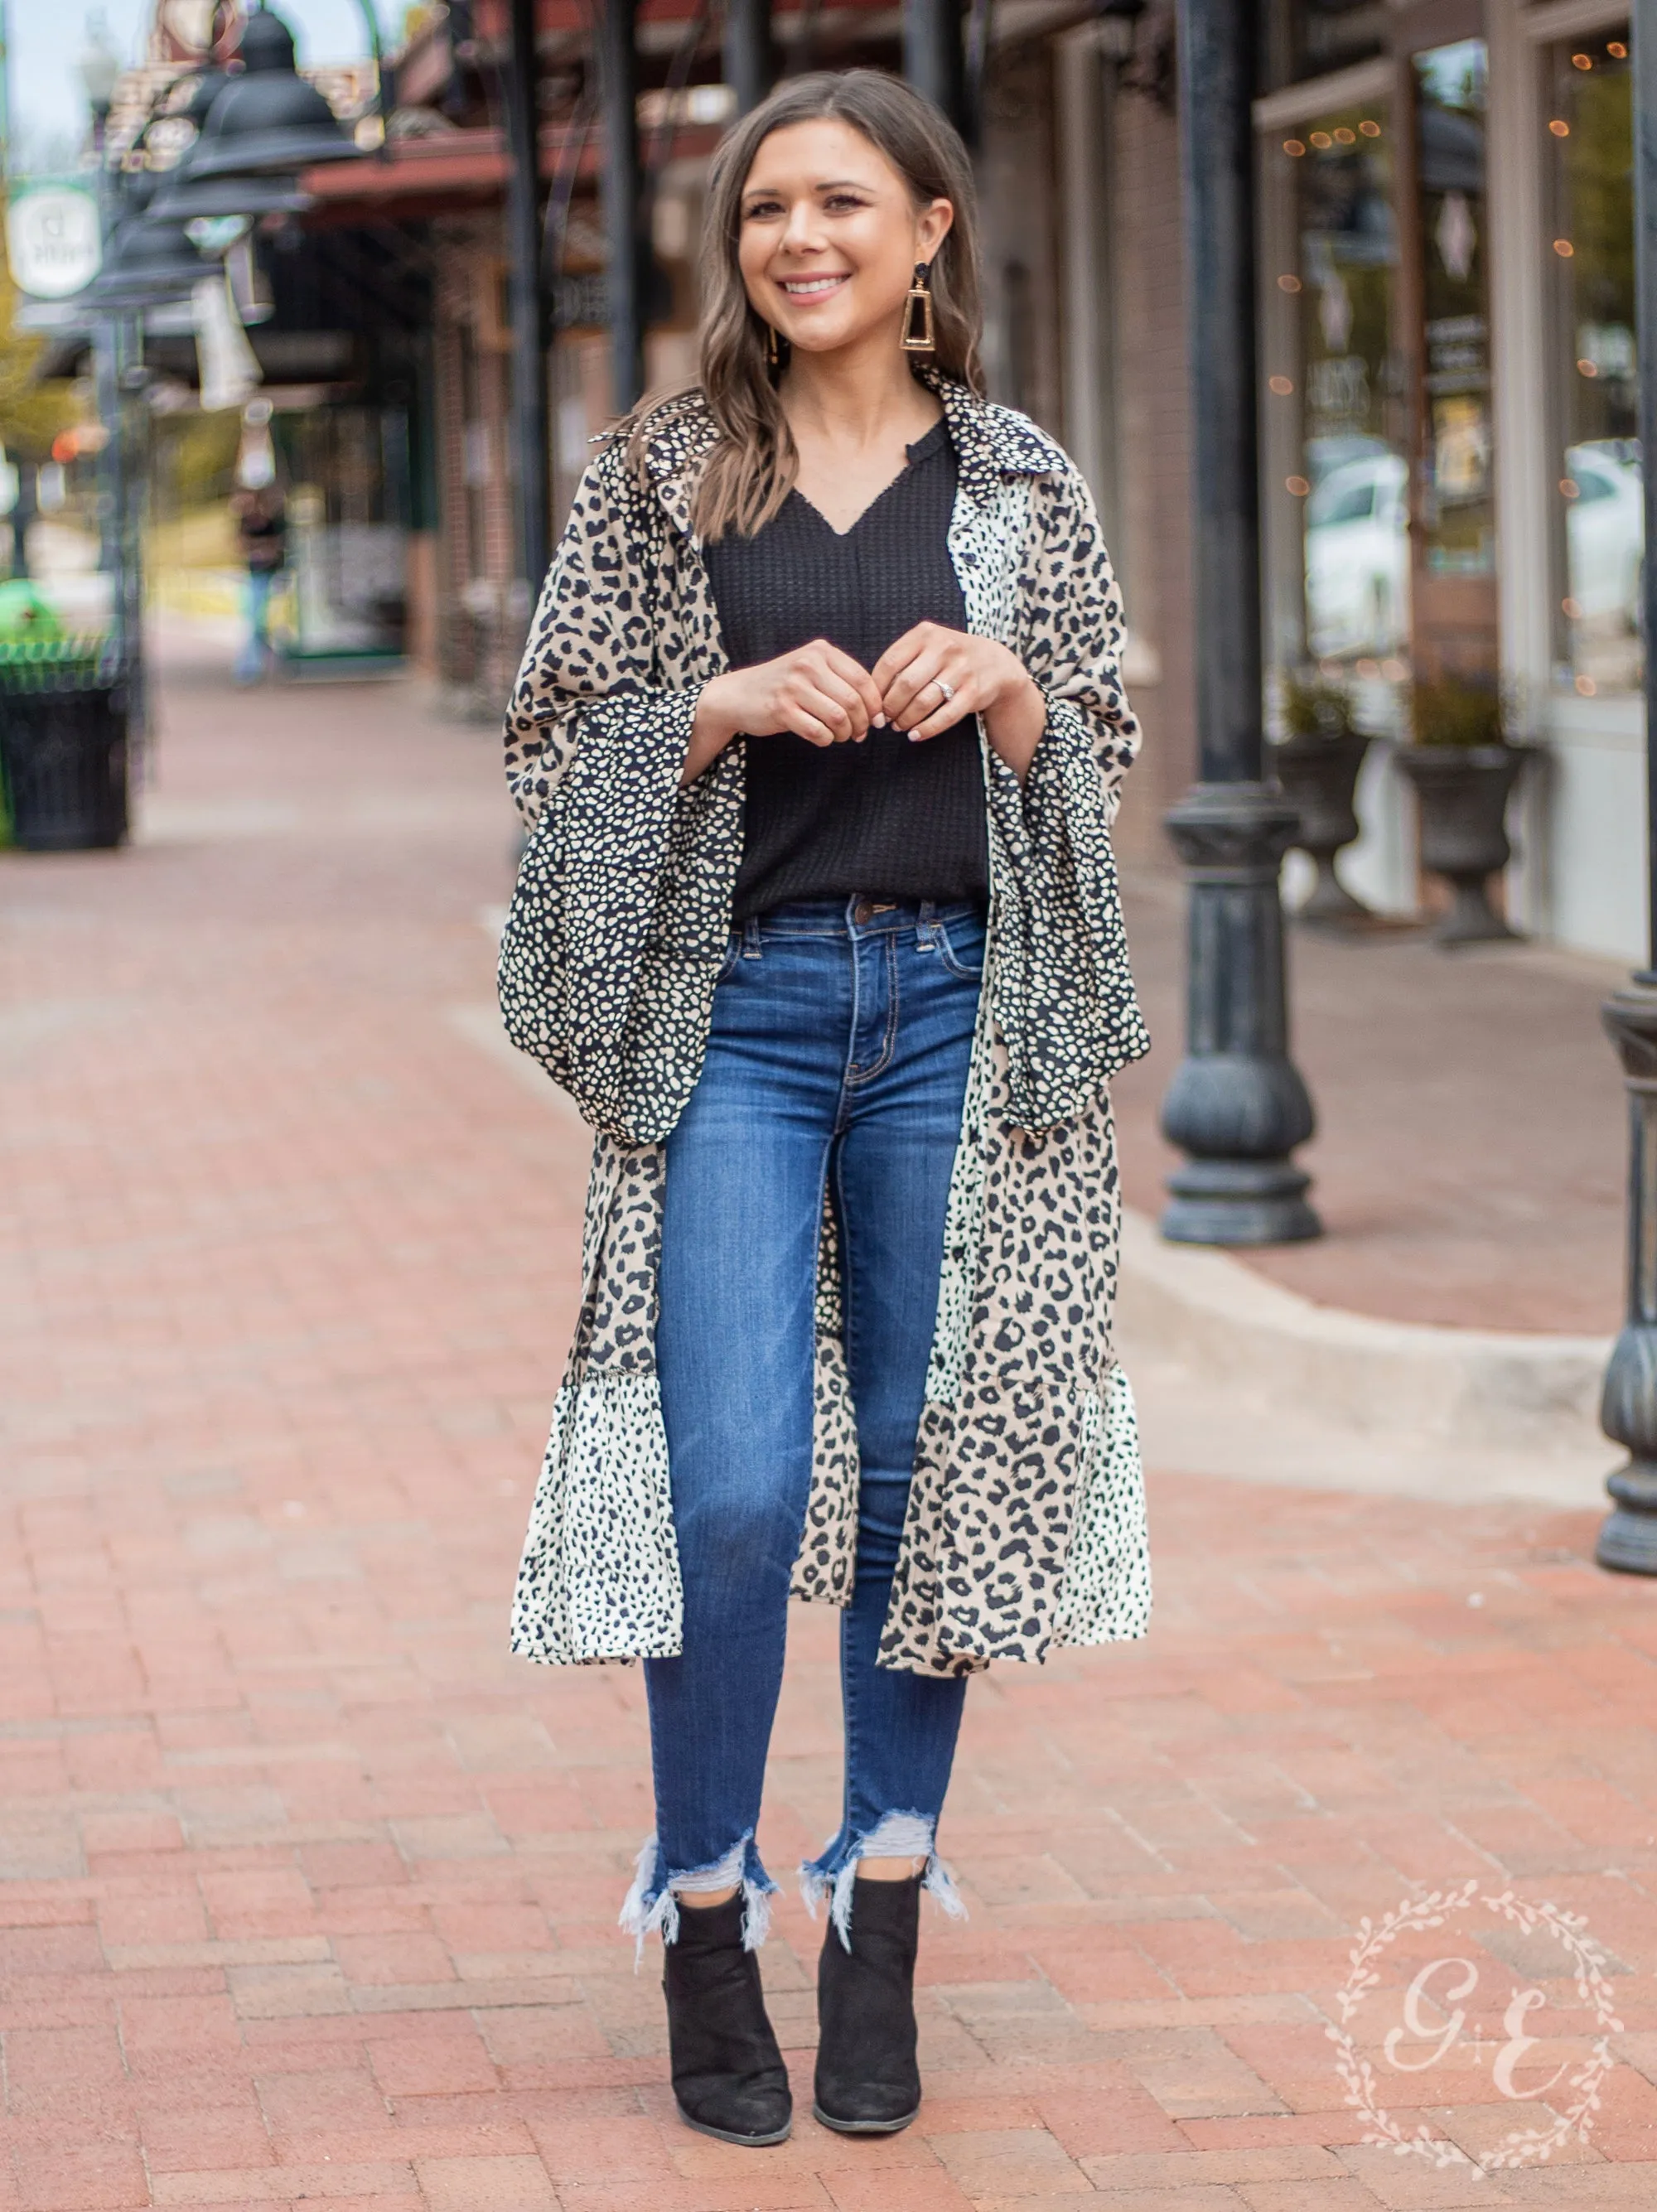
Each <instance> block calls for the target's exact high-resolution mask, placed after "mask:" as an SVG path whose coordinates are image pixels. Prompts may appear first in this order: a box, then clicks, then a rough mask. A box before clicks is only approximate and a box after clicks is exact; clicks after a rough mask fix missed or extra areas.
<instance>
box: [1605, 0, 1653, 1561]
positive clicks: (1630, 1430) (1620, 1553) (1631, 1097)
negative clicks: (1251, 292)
mask: <svg viewBox="0 0 1657 2212" xmlns="http://www.w3.org/2000/svg"><path fill="white" fill-rule="evenodd" d="M1635 15H1636V21H1635V29H1634V69H1633V76H1634V284H1635V321H1636V347H1637V350H1638V354H1639V362H1640V441H1641V451H1642V453H1644V455H1645V457H1646V459H1645V469H1644V477H1645V527H1646V544H1648V545H1652V544H1657V32H1654V29H1653V27H1652V22H1651V17H1650V15H1649V12H1648V11H1647V10H1645V9H1636V11H1635ZM1641 611H1642V617H1643V620H1642V625H1641V629H1642V635H1643V637H1644V639H1645V643H1646V653H1645V664H1646V665H1645V708H1646V868H1647V901H1648V908H1647V912H1648V930H1649V932H1650V937H1649V944H1648V965H1647V966H1646V967H1644V968H1642V969H1637V970H1636V973H1635V974H1634V975H1631V976H1630V978H1629V980H1628V981H1627V982H1626V983H1625V984H1624V986H1623V987H1622V989H1621V990H1619V991H1613V992H1612V993H1611V996H1610V998H1609V999H1607V1000H1606V1001H1605V1006H1604V1007H1603V1008H1602V1009H1601V1015H1602V1018H1603V1020H1604V1022H1605V1027H1606V1029H1607V1030H1609V1031H1610V1034H1611V1042H1612V1043H1613V1044H1614V1045H1615V1046H1616V1048H1617V1050H1618V1054H1619V1055H1620V1057H1621V1059H1622V1062H1623V1074H1624V1080H1625V1081H1626V1083H1627V1085H1628V1102H1629V1181H1628V1312H1627V1317H1626V1319H1625V1320H1624V1323H1623V1328H1622V1333H1621V1334H1620V1335H1619V1336H1618V1340H1617V1342H1616V1344H1615V1345H1614V1346H1613V1347H1612V1349H1611V1363H1610V1364H1609V1366H1608V1367H1607V1368H1606V1370H1605V1391H1604V1395H1603V1396H1602V1397H1601V1399H1600V1403H1599V1425H1600V1426H1601V1428H1603V1429H1604V1431H1605V1434H1606V1435H1607V1436H1608V1437H1610V1438H1611V1441H1612V1442H1613V1443H1619V1444H1622V1445H1623V1446H1624V1448H1625V1449H1626V1450H1627V1452H1628V1455H1629V1457H1628V1464H1627V1466H1626V1467H1621V1468H1618V1470H1617V1472H1616V1473H1615V1474H1612V1475H1610V1476H1608V1477H1607V1479H1606V1482H1605V1487H1606V1489H1607V1490H1609V1491H1610V1492H1611V1497H1612V1498H1613V1499H1614V1500H1615V1501H1616V1504H1615V1508H1614V1510H1612V1511H1611V1513H1609V1514H1608V1515H1607V1516H1606V1517H1605V1522H1604V1523H1603V1525H1602V1526H1601V1528H1600V1530H1599V1543H1598V1545H1597V1546H1596V1547H1595V1551H1594V1557H1595V1558H1596V1559H1598V1560H1599V1565H1601V1566H1602V1567H1616V1568H1618V1569H1620V1570H1621V1571H1623V1572H1624V1573H1625V1574H1636V1575H1657V570H1654V567H1653V564H1652V562H1649V561H1645V562H1642V563H1641Z"/></svg>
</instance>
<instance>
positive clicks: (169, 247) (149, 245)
mask: <svg viewBox="0 0 1657 2212" xmlns="http://www.w3.org/2000/svg"><path fill="white" fill-rule="evenodd" d="M211 274H212V270H211V265H210V264H209V263H207V262H205V261H203V259H202V257H201V255H200V254H199V253H197V251H196V249H195V247H194V246H192V245H191V243H190V240H189V239H188V238H187V237H186V236H185V228H184V225H183V224H182V223H181V222H157V220H156V219H155V216H152V215H141V216H132V217H131V218H130V220H129V221H127V222H124V223H123V224H122V225H121V228H119V230H118V231H117V232H116V234H115V237H114V240H113V241H112V244H111V246H110V249H109V252H107V254H106V256H105V258H104V265H103V267H102V268H101V269H100V270H99V272H98V274H97V275H96V276H94V278H93V280H92V282H91V283H89V284H88V286H87V288H86V289H85V291H84V292H82V293H79V294H77V295H76V297H77V300H78V301H80V302H81V303H82V304H83V305H85V306H86V307H90V308H92V309H94V311H95V312H98V313H106V314H123V313H138V312H140V311H141V310H143V308H145V307H161V306H162V305H164V304H165V302H166V301H168V300H187V299H188V298H189V296H190V295H191V292H192V291H194V289H195V288H196V286H197V284H198V283H200V282H201V280H202V278H203V276H210V275H211Z"/></svg>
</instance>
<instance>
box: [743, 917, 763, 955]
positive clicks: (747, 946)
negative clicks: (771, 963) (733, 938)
mask: <svg viewBox="0 0 1657 2212" xmlns="http://www.w3.org/2000/svg"><path fill="white" fill-rule="evenodd" d="M742 957H743V958H744V960H762V959H763V958H764V957H765V955H764V953H763V952H762V951H761V949H760V918H759V916H758V915H756V914H750V915H749V917H748V919H747V921H745V922H744V924H743V926H742Z"/></svg>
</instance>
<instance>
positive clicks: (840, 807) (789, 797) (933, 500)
mask: <svg viewBox="0 0 1657 2212" xmlns="http://www.w3.org/2000/svg"><path fill="white" fill-rule="evenodd" d="M907 450H908V458H909V465H908V466H907V468H906V469H905V470H904V471H903V472H902V474H901V476H900V477H897V478H896V479H895V481H894V482H893V483H890V484H889V485H888V486H887V488H886V489H885V490H884V491H883V492H882V493H881V495H880V496H879V497H878V498H877V500H875V501H873V503H872V504H871V506H869V507H865V509H864V511H863V513H861V514H860V515H859V517H858V520H856V521H855V522H854V523H853V526H852V527H851V528H850V529H849V530H847V531H845V532H838V531H835V530H832V529H831V528H830V527H829V524H828V523H827V522H826V521H825V520H823V518H822V515H821V514H820V513H818V512H817V510H816V507H813V506H812V505H811V503H810V501H809V500H807V499H804V498H803V497H802V496H801V495H800V494H799V493H798V492H797V491H796V492H791V493H790V494H789V495H788V499H787V501H786V504H785V505H784V507H782V508H781V510H780V512H779V513H777V514H776V515H775V516H774V518H773V520H771V521H769V522H768V523H767V525H766V526H765V527H764V528H763V529H762V530H761V531H759V532H756V534H755V536H753V537H752V538H737V537H725V538H719V540H718V541H717V542H716V543H714V544H711V545H709V546H708V547H707V567H708V574H709V579H710V580H711V582H712V584H713V597H714V600H715V602H716V604H717V605H718V607H719V626H720V628H721V629H722V630H723V631H724V633H725V652H726V653H727V654H728V656H729V658H730V661H731V666H732V667H733V668H752V667H754V666H755V665H756V664H757V663H759V662H760V661H763V660H774V659H776V658H777V657H778V656H779V654H780V653H792V652H794V651H796V650H797V649H798V647H800V646H803V645H809V644H810V642H811V641H812V640H813V639H814V638H819V637H821V638H826V639H827V640H828V641H829V644H831V645H837V646H838V647H840V649H841V652H842V653H850V654H851V656H852V658H853V659H854V660H856V661H859V662H860V663H861V664H862V665H863V666H864V667H865V668H873V666H874V665H875V663H876V662H877V660H878V659H880V656H881V655H882V653H884V652H885V650H886V648H887V647H888V646H889V645H892V644H895V642H896V641H897V640H898V639H899V638H900V637H901V636H902V635H903V633H904V632H905V631H906V630H907V629H913V627H914V625H915V624H916V623H921V622H935V623H945V624H947V626H948V627H949V628H950V629H965V628H966V627H967V608H966V602H965V600H964V599H962V592H961V582H960V579H959V578H958V577H957V576H956V572H955V566H954V563H953V562H951V561H950V551H949V544H948V537H949V528H950V515H951V514H952V513H953V512H954V509H955V495H956V456H955V447H953V446H952V445H951V444H950V435H949V430H948V428H947V427H946V425H945V424H944V423H942V422H939V423H937V424H936V425H935V426H934V427H933V428H932V429H931V430H929V431H928V432H927V433H926V436H925V437H924V438H922V439H920V440H919V441H917V442H916V443H915V444H914V445H913V446H911V447H909V448H908V449H907ZM989 872H990V863H989V838H988V832H987V829H986V823H985V808H984V776H983V769H982V767H981V765H980V758H979V744H978V722H977V719H976V717H975V716H973V715H968V717H967V718H966V720H964V721H961V722H957V723H956V726H955V727H954V728H953V729H950V730H946V731H945V732H944V733H943V735H942V736H941V737H936V738H928V739H927V740H926V743H925V744H912V743H911V742H910V740H909V738H907V736H906V735H905V734H904V732H902V731H901V730H893V729H885V730H871V731H870V732H869V734H868V736H867V737H866V738H865V740H864V742H863V743H862V744H838V745H829V746H818V745H813V744H808V743H807V741H806V740H805V739H804V738H800V737H796V736H794V735H793V733H792V732H788V731H785V732H782V733H781V734H780V735H778V736H770V737H758V738H751V739H750V742H749V746H748V774H747V805H746V808H745V811H744V825H743V857H742V866H741V867H740V869H739V870H738V872H737V891H736V901H735V907H734V918H735V919H736V920H737V921H747V920H748V919H749V917H750V915H756V914H764V913H767V912H768V910H769V909H770V908H772V907H776V906H782V905H785V904H788V903H791V902H793V901H795V900H798V899H834V898H849V897H851V896H853V894H854V893H858V892H862V893H866V894H867V895H868V896H870V897H871V898H877V899H901V900H920V899H936V900H938V901H940V902H944V901H949V902H959V901H963V900H971V901H974V902H976V903H977V904H979V905H982V904H984V903H985V902H986V901H987V900H988V897H989Z"/></svg>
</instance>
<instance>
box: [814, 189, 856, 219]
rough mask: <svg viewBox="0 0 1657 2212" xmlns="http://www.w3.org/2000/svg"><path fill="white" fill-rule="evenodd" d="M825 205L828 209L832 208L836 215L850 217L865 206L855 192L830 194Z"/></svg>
mask: <svg viewBox="0 0 1657 2212" xmlns="http://www.w3.org/2000/svg"><path fill="white" fill-rule="evenodd" d="M823 205H824V207H826V208H832V209H833V210H835V213H836V214H840V215H848V214H853V213H855V211H856V210H858V209H859V208H860V207H861V206H862V205H863V202H862V201H861V200H860V199H859V198H858V197H857V196H856V194H855V193H854V192H830V193H829V197H828V198H827V199H826V200H825V201H824V202H823Z"/></svg>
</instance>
